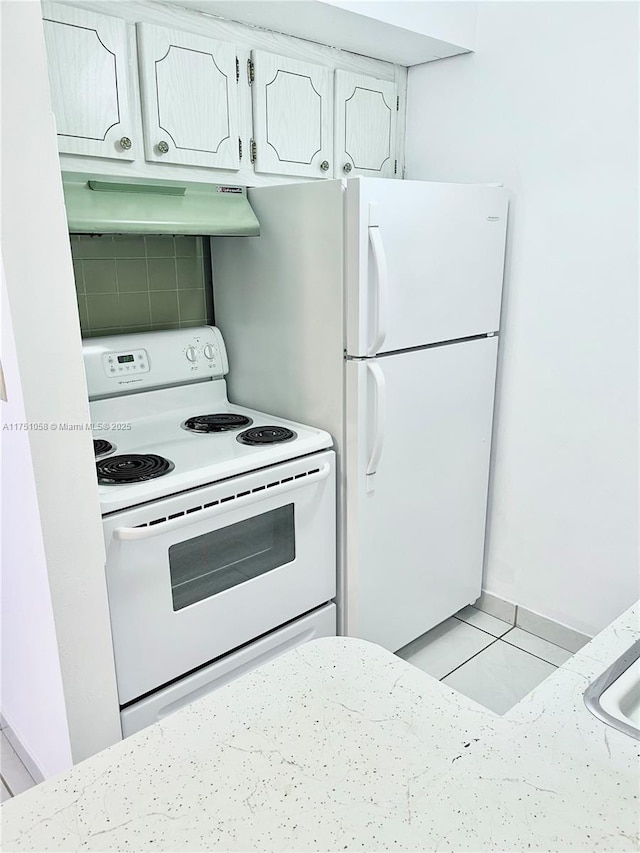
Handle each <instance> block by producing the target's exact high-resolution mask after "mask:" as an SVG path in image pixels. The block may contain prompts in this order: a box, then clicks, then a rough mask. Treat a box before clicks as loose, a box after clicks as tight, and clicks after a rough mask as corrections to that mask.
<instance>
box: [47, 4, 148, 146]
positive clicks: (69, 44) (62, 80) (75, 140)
mask: <svg viewBox="0 0 640 853" xmlns="http://www.w3.org/2000/svg"><path fill="white" fill-rule="evenodd" d="M42 9H43V24H44V36H45V43H46V49H47V64H48V68H49V84H50V89H51V102H52V106H53V114H54V115H55V119H56V128H57V134H58V150H59V151H60V153H63V154H88V155H92V156H96V157H109V158H112V159H115V160H135V159H136V156H137V147H138V146H137V140H136V139H135V133H134V125H133V121H132V114H131V95H130V89H129V86H130V81H129V78H128V74H127V70H128V66H127V62H128V56H127V54H128V51H127V26H126V24H125V22H124V21H121V20H119V19H118V18H113V17H111V16H110V15H98V14H95V13H94V12H87V11H85V10H82V9H76V8H72V7H70V6H59V5H57V4H55V3H43V5H42Z"/></svg>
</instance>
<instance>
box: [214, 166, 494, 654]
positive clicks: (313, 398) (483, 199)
mask: <svg viewBox="0 0 640 853" xmlns="http://www.w3.org/2000/svg"><path fill="white" fill-rule="evenodd" d="M249 199H250V201H251V204H252V206H253V208H254V210H255V212H256V214H257V216H258V220H259V222H260V229H261V231H260V237H240V238H234V237H225V238H213V239H212V241H211V251H212V266H213V283H214V284H213V286H214V311H215V319H216V324H217V325H218V326H219V327H220V329H221V331H222V334H223V336H224V339H225V342H226V344H227V349H228V351H229V362H230V364H231V372H230V375H229V377H228V381H229V391H230V399H231V400H232V401H234V402H237V403H239V404H240V403H242V404H245V405H248V406H251V407H254V408H258V409H264V410H265V411H269V412H273V413H274V414H277V415H281V416H283V417H287V418H291V419H293V420H299V421H302V422H307V423H310V424H313V425H315V426H318V427H322V428H324V429H326V430H328V431H329V432H330V433H331V434H332V436H333V439H334V442H335V445H336V449H337V453H338V482H339V493H338V548H339V553H338V565H339V575H338V590H339V592H338V600H337V604H338V611H339V630H340V632H341V633H343V634H346V635H348V636H354V637H361V638H363V639H366V640H370V641H372V642H376V643H379V644H380V645H382V646H384V647H386V648H387V649H389V650H390V651H397V650H398V649H400V648H402V647H403V646H405V645H406V644H407V643H409V642H410V641H411V640H414V639H415V638H417V637H419V636H420V635H421V634H423V633H425V632H426V631H428V630H429V629H430V628H432V627H433V626H434V625H437V624H438V623H439V622H442V621H443V620H444V619H446V618H447V617H449V616H451V615H452V614H453V613H455V612H456V611H457V610H459V609H460V608H461V607H464V606H465V605H466V604H469V603H471V602H473V601H475V600H476V599H477V598H478V596H479V595H480V588H481V580H482V565H483V552H484V540H485V523H486V511H487V488H488V478H489V459H490V447H491V432H492V422H493V404H494V389H495V377H496V358H497V349H498V332H499V322H500V304H501V294H502V278H503V266H504V251H505V235H506V222H507V204H508V201H507V193H506V191H505V190H504V189H503V188H500V187H497V186H483V185H470V184H443V183H429V182H419V181H400V180H384V179H375V178H351V179H349V180H334V181H325V182H314V183H305V184H291V185H288V186H278V187H261V188H256V189H250V190H249Z"/></svg>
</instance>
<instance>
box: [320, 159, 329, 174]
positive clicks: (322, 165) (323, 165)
mask: <svg viewBox="0 0 640 853" xmlns="http://www.w3.org/2000/svg"><path fill="white" fill-rule="evenodd" d="M320 168H321V169H322V171H323V172H328V171H329V161H328V160H323V161H322V163H320Z"/></svg>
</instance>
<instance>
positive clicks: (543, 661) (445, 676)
mask: <svg viewBox="0 0 640 853" xmlns="http://www.w3.org/2000/svg"><path fill="white" fill-rule="evenodd" d="M460 621H461V622H462V621H463V620H462V619H461V620H460ZM473 627H474V628H475V625H474V626H473ZM484 633H485V634H486V633H487V632H486V631H485V632H484ZM507 633H509V632H508V631H507ZM488 636H490V637H491V636H493V635H492V634H488ZM500 641H502V642H504V643H506V644H507V646H511V648H512V649H518V651H519V652H524V654H525V655H529V656H530V657H532V658H535V659H536V660H539V661H542V663H547V664H549V666H552V667H554V668H555V669H558V668H559V665H558V664H557V663H552V662H551V661H550V660H545V658H541V657H539V656H538V655H534V654H533V653H532V652H528V651H527V650H526V649H521V648H520V646H514V645H513V643H510V642H508V640H505V639H504V637H496V638H495V639H494V641H493V643H489V645H487V646H485V647H484V648H483V649H480V651H479V652H476V653H475V654H474V655H471V657H470V658H467V660H465V661H463V662H462V663H459V664H458V666H456V667H455V668H454V669H452V670H451V672H448V673H447V674H446V675H443V676H442V678H439V679H438V681H444V679H445V678H448V677H449V676H450V675H453V673H454V672H456V670H458V669H460V667H461V666H464V665H465V664H467V663H469V661H471V660H473V659H474V658H476V657H478V655H481V654H482V652H486V650H487V649H488V648H490V647H491V646H494V645H495V644H496V643H497V642H500Z"/></svg>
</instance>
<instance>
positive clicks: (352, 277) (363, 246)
mask: <svg viewBox="0 0 640 853" xmlns="http://www.w3.org/2000/svg"><path fill="white" fill-rule="evenodd" d="M506 224H507V193H506V190H504V189H502V188H500V187H488V186H480V185H473V184H438V183H429V182H426V181H385V180H380V179H375V178H353V179H350V180H349V181H348V182H347V228H346V235H347V237H346V248H347V293H346V305H347V353H348V354H349V355H351V356H354V357H358V356H360V357H362V356H372V355H376V354H378V353H385V352H393V351H395V350H402V349H408V348H410V347H417V346H422V345H424V344H429V343H435V342H439V341H452V340H456V339H458V338H464V337H470V336H472V335H481V334H485V333H487V332H493V331H497V330H498V328H499V320H500V301H501V293H502V273H503V265H504V247H505V234H506Z"/></svg>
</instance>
